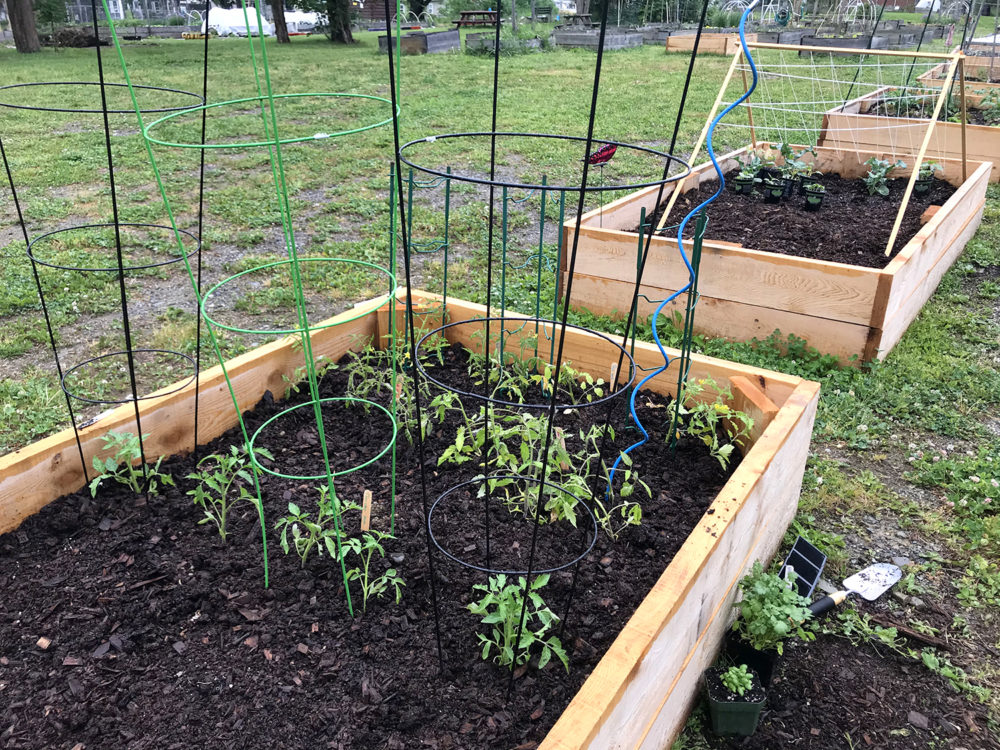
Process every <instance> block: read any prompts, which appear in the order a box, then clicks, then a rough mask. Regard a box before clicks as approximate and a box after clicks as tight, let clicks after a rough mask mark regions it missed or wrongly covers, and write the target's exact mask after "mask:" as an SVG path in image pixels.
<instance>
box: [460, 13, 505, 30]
mask: <svg viewBox="0 0 1000 750" xmlns="http://www.w3.org/2000/svg"><path fill="white" fill-rule="evenodd" d="M459 13H460V14H461V18H459V19H458V20H457V21H452V23H454V24H455V28H456V29H460V28H462V27H463V26H496V25H497V22H498V21H499V17H500V12H499V11H496V10H463V11H459Z"/></svg>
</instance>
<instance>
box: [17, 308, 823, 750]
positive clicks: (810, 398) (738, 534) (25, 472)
mask: <svg viewBox="0 0 1000 750" xmlns="http://www.w3.org/2000/svg"><path fill="white" fill-rule="evenodd" d="M416 296H419V297H420V298H421V299H424V300H429V301H430V300H434V301H439V299H440V298H436V297H434V296H433V295H426V294H424V293H418V294H417V295H415V297H416ZM366 304H368V305H369V307H370V308H371V312H369V313H368V314H365V315H362V316H361V317H358V318H357V319H356V320H350V321H348V320H347V319H348V318H349V317H351V316H353V315H355V314H357V310H353V311H348V313H345V314H343V315H342V316H341V317H342V318H344V320H345V321H346V322H344V323H343V324H341V325H336V326H332V327H324V328H322V330H319V331H316V332H315V333H314V334H313V348H314V352H315V354H316V355H317V356H319V355H324V356H326V357H329V358H330V359H332V360H336V359H338V358H339V357H340V356H341V355H343V354H344V353H345V352H346V351H348V349H350V348H351V347H359V346H361V345H363V341H365V340H368V339H369V338H370V337H373V336H374V337H377V336H379V335H380V333H381V332H380V329H379V323H378V320H379V316H377V315H376V314H375V313H374V309H375V305H377V304H379V301H376V302H374V303H366ZM484 312H485V310H484V308H483V307H482V306H479V305H474V304H471V303H467V302H462V301H458V300H449V301H448V304H447V314H448V316H449V319H450V320H451V321H452V322H455V321H460V320H465V319H470V318H474V317H481V316H483V314H484ZM383 325H384V324H383ZM464 328H466V327H465V326H455V327H452V328H449V329H448V331H449V338H452V337H453V338H454V340H455V341H459V342H461V343H463V344H465V345H467V346H470V347H472V348H474V347H475V346H477V345H478V344H479V340H478V339H475V338H474V337H472V336H468V335H467V334H468V333H471V332H466V333H463V329H464ZM463 336H465V337H466V338H468V339H469V340H463ZM594 341H595V339H594V337H593V335H592V334H588V333H586V332H582V331H572V332H570V333H568V334H567V343H566V356H567V357H568V358H571V359H572V360H573V362H574V365H575V366H576V367H578V368H581V369H589V370H591V371H592V372H594V373H595V374H603V375H604V376H605V377H607V376H608V372H607V371H608V367H609V364H610V363H609V362H608V361H606V359H607V358H606V357H605V356H603V355H601V354H599V352H600V349H599V348H598V347H596V346H594ZM635 357H636V360H637V363H638V364H640V365H641V366H643V367H647V368H648V367H650V366H652V365H653V364H655V363H656V362H662V359H661V358H660V356H659V354H658V353H657V351H656V350H655V348H654V347H652V346H650V345H646V344H642V343H639V344H637V345H636V353H635ZM301 361H302V355H301V350H300V348H299V347H297V346H296V345H295V344H294V343H293V342H292V341H291V340H290V339H288V338H286V339H281V340H279V341H276V342H274V343H271V344H268V345H266V346H264V347H261V348H259V349H256V350H254V351H252V352H249V353H247V354H245V355H242V356H240V357H237V358H236V359H234V360H232V361H231V362H230V363H229V366H228V368H227V369H228V372H229V374H230V376H231V377H232V379H233V385H234V387H235V389H236V391H237V393H238V399H239V402H240V405H241V408H244V407H246V408H248V407H250V406H252V405H253V404H255V403H256V402H257V401H258V399H260V398H261V397H262V396H263V395H264V393H265V391H268V390H269V391H271V393H272V394H281V393H283V392H284V388H285V385H286V382H285V381H284V380H283V376H292V375H293V372H294V370H295V368H296V366H298V365H299V364H300V363H301ZM672 370H673V368H671V372H670V374H669V376H661V377H659V378H657V379H655V380H653V381H652V383H651V384H650V388H651V389H652V390H654V391H658V392H661V393H665V394H666V393H671V392H672V391H673V390H674V387H675V383H674V381H675V379H676V376H675V374H673V372H672ZM706 376H711V377H712V378H714V379H715V380H716V381H717V382H719V383H722V384H731V386H732V389H733V392H734V394H735V396H734V400H735V401H736V405H737V406H738V408H741V409H742V410H744V411H747V412H749V413H751V414H752V415H753V416H754V418H755V420H756V422H755V425H754V428H753V431H752V435H751V438H750V441H749V442H750V444H749V445H748V446H747V448H746V449H745V456H744V458H743V460H742V462H741V463H740V465H739V466H738V467H737V468H736V469H735V472H734V473H733V474H732V476H731V478H730V479H729V480H728V482H727V483H726V484H725V486H724V488H723V490H722V491H721V492H720V493H719V494H718V496H717V498H716V499H715V501H714V502H713V503H712V505H711V507H710V509H709V510H708V511H707V513H706V514H705V515H704V516H703V517H702V520H701V521H700V522H699V523H698V525H697V527H696V529H695V530H694V531H693V532H692V533H691V534H690V536H689V537H688V538H687V541H686V542H685V543H684V544H683V546H682V547H681V549H680V550H679V552H678V553H677V554H676V555H675V557H674V558H673V561H672V562H670V564H669V565H668V566H667V568H666V570H664V571H663V573H662V575H660V577H659V579H658V581H657V583H656V584H655V586H654V587H653V588H652V590H651V591H650V592H649V593H648V595H647V596H646V597H645V600H644V601H643V602H642V603H641V604H640V605H639V607H638V609H637V610H636V611H635V613H634V614H633V615H632V617H631V619H629V621H628V623H627V624H626V625H625V627H624V629H623V630H622V631H621V632H620V634H619V635H618V636H617V639H616V640H615V641H614V643H613V644H612V646H611V647H610V649H609V650H608V651H607V652H606V654H605V655H604V657H603V659H602V660H601V661H600V662H599V664H598V665H597V667H596V668H595V669H594V671H593V672H592V674H591V675H590V677H589V678H588V679H587V681H586V682H585V683H584V685H583V687H582V689H580V691H579V692H578V693H577V694H576V696H575V697H574V698H573V699H572V701H571V702H570V704H569V706H568V708H566V710H565V711H564V712H563V714H562V715H561V717H560V718H559V719H558V720H557V721H556V723H555V725H554V727H553V728H552V729H551V731H550V732H549V733H548V735H547V737H546V738H545V739H544V741H543V742H542V744H541V746H540V747H541V748H543V749H544V750H568V749H569V748H594V749H596V748H602V749H605V748H621V747H629V748H632V747H643V748H663V747H666V746H668V745H669V744H670V742H671V740H672V738H673V737H674V736H675V735H676V733H677V732H678V730H679V728H680V727H681V726H682V724H683V722H684V720H685V716H686V714H687V712H688V710H689V708H690V706H691V704H692V702H693V700H694V699H695V696H696V694H697V692H698V689H699V678H700V675H701V672H702V670H703V669H704V668H705V667H706V666H708V665H709V663H710V662H711V660H712V659H713V658H714V655H715V651H716V649H717V647H718V645H719V643H720V641H721V638H722V635H723V631H724V630H725V628H726V627H727V625H728V623H729V622H730V619H731V616H730V615H731V607H730V605H731V603H732V601H733V597H734V594H735V591H736V583H737V581H738V579H739V578H740V576H741V575H742V574H743V573H744V571H745V570H746V569H747V568H748V567H749V565H750V564H751V563H752V562H753V561H754V560H755V559H760V558H764V559H766V558H769V557H770V556H771V555H772V554H773V553H774V551H775V549H776V548H777V546H778V544H779V543H780V541H781V538H782V536H783V534H784V532H785V529H786V527H787V525H788V523H789V522H790V519H791V518H792V516H793V515H794V513H795V509H796V504H797V500H798V496H799V489H800V485H801V480H802V475H803V470H804V467H805V461H806V456H807V454H808V449H809V440H810V434H811V431H812V424H813V419H814V415H815V410H816V404H817V400H818V393H819V386H818V384H816V383H812V382H809V381H804V380H801V379H799V378H795V377H791V376H788V375H782V374H779V373H774V372H768V371H764V370H759V369H756V368H752V367H746V366H743V365H737V364H732V363H729V362H724V361H720V360H715V359H710V358H704V357H697V356H696V357H695V358H694V361H693V364H692V368H691V377H692V378H704V377H706ZM201 382H202V399H201V405H200V410H201V411H200V414H201V425H200V432H199V435H200V438H201V439H203V440H206V441H207V440H209V439H211V438H214V437H216V436H218V435H220V434H221V433H223V432H224V431H225V430H227V429H228V428H231V427H233V426H234V425H235V424H236V414H235V412H234V410H233V406H232V403H231V401H230V397H229V394H228V393H227V391H226V388H225V384H224V382H223V380H222V372H221V369H220V368H218V367H215V368H212V369H209V370H207V371H205V372H204V373H203V374H202V378H201ZM193 396H194V394H193V389H192V387H188V388H185V389H183V390H181V391H178V392H177V393H173V394H169V395H164V396H162V397H160V398H155V399H152V400H147V401H143V402H141V403H142V405H141V409H142V420H143V422H142V424H143V431H144V432H148V433H150V437H149V439H148V440H147V441H146V450H147V455H159V454H166V455H170V454H174V453H178V452H185V451H189V450H190V449H191V447H192V446H191V442H190V440H191V438H190V435H191V429H190V428H191V420H192V414H193V411H192V410H193V400H194V399H193ZM130 429H132V430H134V426H133V419H132V407H131V406H130V405H129V406H124V407H121V408H119V409H117V410H116V411H115V412H114V413H113V414H111V415H110V416H107V417H104V418H103V419H101V420H99V421H98V422H97V423H96V424H94V425H92V426H89V427H86V428H84V429H83V430H82V440H83V446H84V450H85V453H86V455H87V457H88V460H89V459H90V457H91V456H93V455H96V454H98V453H99V445H100V437H101V436H102V435H104V434H105V433H107V432H108V431H109V430H117V431H127V430H130ZM82 484H83V476H82V474H81V471H80V467H79V460H78V456H77V452H76V445H75V443H74V440H73V434H72V432H71V431H65V432H62V433H59V434H57V435H53V436H51V437H49V438H46V439H44V440H42V441H39V442H37V443H35V444H33V445H31V446H28V447H27V448H24V449H23V450H20V451H17V452H16V453H13V454H11V455H8V456H6V457H3V458H2V459H0V532H8V531H11V530H13V529H16V528H17V526H18V525H19V524H20V523H21V521H22V520H24V518H25V517H26V516H28V515H30V514H33V513H35V512H36V511H37V510H39V509H40V508H41V507H42V506H44V505H46V504H47V503H49V502H51V501H53V500H55V499H56V498H57V497H59V496H61V495H63V494H65V493H67V492H71V491H74V490H77V489H79V488H80V487H81V486H82ZM654 496H655V495H654ZM408 500H409V501H411V502H415V501H414V500H413V499H412V498H408ZM41 593H42V592H39V596H40V597H41ZM167 650H168V651H169V648H168V649H167ZM442 679H445V680H446V679H447V678H446V677H445V678H442ZM274 710H275V711H280V710H281V709H280V708H278V707H277V704H275V709H274ZM418 723H419V722H418ZM88 744H89V743H88ZM414 744H417V743H416V742H415V743H414Z"/></svg>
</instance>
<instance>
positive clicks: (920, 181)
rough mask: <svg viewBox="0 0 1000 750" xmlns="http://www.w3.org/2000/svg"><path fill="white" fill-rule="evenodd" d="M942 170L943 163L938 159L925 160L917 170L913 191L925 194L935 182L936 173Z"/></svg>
mask: <svg viewBox="0 0 1000 750" xmlns="http://www.w3.org/2000/svg"><path fill="white" fill-rule="evenodd" d="M940 171H941V165H940V164H938V163H937V162H936V161H925V162H924V163H923V164H921V165H920V169H919V170H918V171H917V181H916V182H915V183H913V192H915V193H917V195H924V194H926V193H929V192H930V191H931V187H932V186H933V184H934V173H935V172H940Z"/></svg>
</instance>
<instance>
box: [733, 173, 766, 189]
mask: <svg viewBox="0 0 1000 750" xmlns="http://www.w3.org/2000/svg"><path fill="white" fill-rule="evenodd" d="M758 182H760V179H758V177H757V173H756V172H753V171H751V170H749V169H741V170H740V171H739V172H738V173H737V174H736V177H734V178H733V190H734V191H735V192H737V193H739V194H740V195H750V194H752V193H753V187H754V185H756V184H757V183H758Z"/></svg>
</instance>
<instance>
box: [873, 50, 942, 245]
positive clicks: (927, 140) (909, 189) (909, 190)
mask: <svg viewBox="0 0 1000 750" xmlns="http://www.w3.org/2000/svg"><path fill="white" fill-rule="evenodd" d="M951 60H952V64H951V66H949V68H948V75H947V76H945V79H944V83H943V84H942V86H941V93H940V94H938V98H937V103H935V105H934V112H933V113H932V114H931V121H930V124H929V125H928V126H927V132H926V133H924V140H923V143H921V144H920V151H919V152H917V161H916V163H915V164H914V165H913V171H912V172H911V173H910V179H909V181H908V182H907V183H906V191H905V192H904V193H903V202H902V203H900V204H899V211H898V212H897V213H896V221H895V223H894V224H893V225H892V233H891V234H890V235H889V244H888V245H886V247H885V254H886V256H887V257H888V255H889V253H891V252H892V246H893V245H894V244H896V236H897V235H898V234H899V227H900V225H901V224H902V223H903V214H904V213H905V212H906V207H907V206H908V205H909V203H910V196H911V195H912V194H913V186H914V185H915V184H916V182H917V176H918V174H919V172H920V165H921V164H922V163H923V161H924V156H925V155H926V154H927V148H928V147H929V146H930V145H931V136H933V135H934V126H935V125H936V124H937V119H938V115H940V114H941V107H942V106H944V102H945V99H946V98H947V96H948V90H949V89H950V88H951V82H952V81H953V80H955V70H956V68H957V67H958V62H959V56H958V55H952V56H951Z"/></svg>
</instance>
